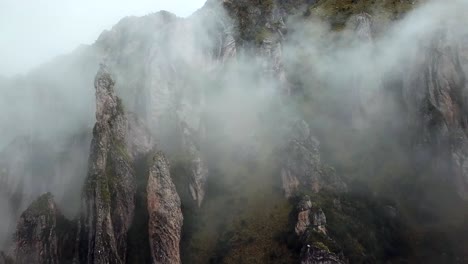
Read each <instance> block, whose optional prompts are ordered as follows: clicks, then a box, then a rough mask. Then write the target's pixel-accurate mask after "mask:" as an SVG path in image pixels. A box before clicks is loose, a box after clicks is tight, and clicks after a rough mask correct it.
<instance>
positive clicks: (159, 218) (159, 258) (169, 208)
mask: <svg viewBox="0 0 468 264" xmlns="http://www.w3.org/2000/svg"><path fill="white" fill-rule="evenodd" d="M147 193H148V213H149V223H148V228H149V237H150V247H151V259H152V263H174V264H178V263H180V249H179V244H180V238H181V232H182V222H183V216H182V211H181V209H180V206H181V204H180V199H179V196H178V194H177V191H176V189H175V185H174V183H172V179H171V176H170V173H169V162H168V161H167V160H166V158H165V157H164V155H163V154H162V153H157V154H156V155H155V156H154V157H153V161H152V165H151V167H150V171H149V179H148V187H147Z"/></svg>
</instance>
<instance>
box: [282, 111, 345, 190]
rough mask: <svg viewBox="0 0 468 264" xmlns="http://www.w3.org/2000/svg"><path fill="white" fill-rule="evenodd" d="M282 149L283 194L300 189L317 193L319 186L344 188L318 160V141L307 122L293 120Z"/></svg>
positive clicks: (334, 188) (321, 187)
mask: <svg viewBox="0 0 468 264" xmlns="http://www.w3.org/2000/svg"><path fill="white" fill-rule="evenodd" d="M289 138H290V139H289V141H288V143H287V145H286V147H285V148H284V149H283V150H282V153H281V155H282V157H283V159H282V165H281V179H282V183H283V191H284V193H285V195H286V197H292V196H294V195H295V194H296V192H297V191H299V190H300V189H302V188H303V189H304V190H310V191H313V192H319V191H320V190H322V189H326V190H334V191H346V189H347V187H346V184H345V183H344V182H343V181H342V180H341V179H340V178H339V177H338V176H337V175H336V174H335V172H334V170H333V169H331V168H330V167H327V166H325V165H323V164H322V162H321V161H320V153H319V142H318V141H317V140H316V139H315V138H313V137H312V136H311V134H310V129H309V126H308V125H307V123H306V122H305V121H303V120H300V121H298V122H296V123H295V124H294V125H293V129H292V131H291V133H290V136H289Z"/></svg>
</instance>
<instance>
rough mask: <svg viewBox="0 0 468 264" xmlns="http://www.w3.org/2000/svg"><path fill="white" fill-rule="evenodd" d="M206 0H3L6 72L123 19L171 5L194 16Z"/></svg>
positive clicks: (0, 66)
mask: <svg viewBox="0 0 468 264" xmlns="http://www.w3.org/2000/svg"><path fill="white" fill-rule="evenodd" d="M205 1H206V0H0V76H2V75H3V76H12V75H14V74H17V73H22V72H25V71H28V70H30V69H31V68H33V67H35V66H37V65H38V64H41V63H44V62H46V61H48V60H50V59H51V58H53V57H55V56H57V55H60V54H64V53H67V52H70V51H72V50H73V49H74V48H76V47H77V46H78V45H80V44H91V43H93V42H94V40H96V39H97V37H98V36H99V34H100V33H101V32H102V31H103V30H104V29H109V28H111V27H112V26H113V25H114V24H116V23H117V22H118V21H119V20H120V19H121V18H123V17H125V16H129V15H137V16H142V15H146V14H148V13H153V12H156V11H159V10H167V11H170V12H172V13H175V14H176V15H178V16H184V17H185V16H188V15H190V14H191V13H193V12H194V11H195V10H197V9H198V8H200V7H202V6H203V4H204V2H205Z"/></svg>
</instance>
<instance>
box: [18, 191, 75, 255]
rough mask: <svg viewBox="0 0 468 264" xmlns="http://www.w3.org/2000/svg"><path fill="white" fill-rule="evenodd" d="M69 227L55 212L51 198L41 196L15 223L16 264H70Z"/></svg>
mask: <svg viewBox="0 0 468 264" xmlns="http://www.w3.org/2000/svg"><path fill="white" fill-rule="evenodd" d="M72 226H73V224H72V223H71V222H69V221H68V220H66V219H65V218H64V217H63V215H62V214H61V212H60V211H59V210H58V208H57V205H56V204H55V202H54V200H53V197H52V195H51V194H50V193H47V194H44V195H42V196H41V197H39V198H38V199H37V200H36V201H34V202H33V203H32V204H31V205H30V206H29V207H28V209H27V210H26V211H25V212H23V214H21V217H20V220H19V221H18V226H17V230H16V235H15V240H16V249H15V255H16V263H19V264H21V263H24V264H26V263H28V264H35V263H37V264H41V263H44V264H45V263H47V264H51V263H52V264H53V263H57V264H58V263H71V261H72V257H73V254H72V253H71V252H72V251H71V250H72V249H73V243H74V235H75V233H74V230H75V229H74V228H73V227H72Z"/></svg>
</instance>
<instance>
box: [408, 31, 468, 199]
mask: <svg viewBox="0 0 468 264" xmlns="http://www.w3.org/2000/svg"><path fill="white" fill-rule="evenodd" d="M449 43H454V41H453V40H450V31H447V30H443V29H441V30H440V31H439V34H437V35H436V36H435V37H434V38H433V39H432V40H431V42H430V44H429V46H428V47H426V48H425V49H424V52H423V56H422V57H421V58H417V61H418V63H417V64H416V65H417V66H416V67H414V68H412V69H409V71H410V74H408V76H409V78H407V79H405V82H404V90H403V91H404V99H405V102H406V106H407V109H408V112H409V114H410V120H409V122H410V123H412V128H413V129H414V131H415V132H416V133H417V135H415V143H416V150H417V151H420V152H419V153H417V155H419V160H420V162H430V163H431V164H432V165H430V169H429V170H431V171H432V172H433V173H434V174H435V175H439V177H443V176H442V175H444V174H445V175H446V174H448V175H451V180H450V181H451V182H452V184H453V185H454V186H455V187H456V189H457V190H458V193H459V195H460V196H461V197H463V198H464V199H466V198H467V191H466V190H467V175H468V174H467V173H468V170H467V153H466V149H467V147H468V141H467V130H466V129H467V126H466V125H467V116H468V112H467V108H466V105H467V101H466V100H467V91H468V86H467V82H466V72H465V70H464V69H466V53H463V52H462V49H460V47H462V46H464V45H466V43H464V42H455V43H454V44H449ZM424 152H426V153H429V154H428V155H426V157H424V154H422V153H424ZM430 160H431V161H430ZM423 166H426V165H423Z"/></svg>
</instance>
